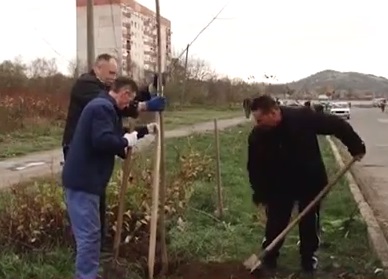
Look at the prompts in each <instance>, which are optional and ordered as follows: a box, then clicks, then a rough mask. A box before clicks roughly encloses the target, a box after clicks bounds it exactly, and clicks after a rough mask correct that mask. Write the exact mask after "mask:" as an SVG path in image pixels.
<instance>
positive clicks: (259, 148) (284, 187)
mask: <svg viewBox="0 0 388 279" xmlns="http://www.w3.org/2000/svg"><path fill="white" fill-rule="evenodd" d="M281 112H282V122H281V124H280V125H279V126H278V127H276V128H274V129H272V130H263V129H260V128H253V129H252V131H251V133H250V135H249V139H248V164H247V169H248V173H249V181H250V184H251V187H252V189H253V191H254V199H255V197H256V201H262V202H266V201H268V200H272V199H279V198H293V199H299V198H301V197H303V196H304V197H309V198H311V197H314V196H315V195H316V194H317V193H318V192H319V191H320V190H321V189H322V188H323V187H324V186H325V185H326V184H327V182H328V179H327V174H326V169H325V165H324V163H323V160H322V157H321V153H320V149H319V145H318V139H317V135H334V136H335V137H337V138H338V139H340V140H341V141H342V142H343V143H344V144H345V146H347V148H348V150H349V152H350V153H351V154H352V155H357V154H360V153H365V145H364V143H363V141H362V140H361V139H360V137H359V136H358V135H357V133H356V132H355V131H354V130H353V128H352V127H351V126H350V124H349V123H348V122H346V121H345V120H343V119H341V118H339V117H337V116H335V115H330V114H323V113H316V112H314V111H312V110H311V109H309V108H291V107H281Z"/></svg>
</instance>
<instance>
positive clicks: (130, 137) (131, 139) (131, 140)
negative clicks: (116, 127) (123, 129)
mask: <svg viewBox="0 0 388 279" xmlns="http://www.w3.org/2000/svg"><path fill="white" fill-rule="evenodd" d="M124 138H125V139H126V140H127V141H128V145H127V147H133V146H134V145H135V144H136V143H137V132H136V131H134V132H132V133H125V134H124Z"/></svg>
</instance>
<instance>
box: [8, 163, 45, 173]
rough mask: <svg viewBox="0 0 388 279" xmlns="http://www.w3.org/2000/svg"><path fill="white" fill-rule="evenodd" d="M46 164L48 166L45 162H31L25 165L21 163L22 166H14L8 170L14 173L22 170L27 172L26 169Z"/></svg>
mask: <svg viewBox="0 0 388 279" xmlns="http://www.w3.org/2000/svg"><path fill="white" fill-rule="evenodd" d="M45 164H47V162H45V161H29V162H25V163H21V164H14V165H12V166H10V167H8V169H10V170H12V171H21V170H25V169H28V168H32V167H37V166H42V165H45Z"/></svg>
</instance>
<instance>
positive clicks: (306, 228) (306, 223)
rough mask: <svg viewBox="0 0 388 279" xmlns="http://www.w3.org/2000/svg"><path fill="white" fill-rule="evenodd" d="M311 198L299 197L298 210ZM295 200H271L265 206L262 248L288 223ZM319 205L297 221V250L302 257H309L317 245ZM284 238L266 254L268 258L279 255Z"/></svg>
mask: <svg viewBox="0 0 388 279" xmlns="http://www.w3.org/2000/svg"><path fill="white" fill-rule="evenodd" d="M311 200H312V199H301V200H300V201H298V202H297V204H298V210H299V212H301V211H302V210H303V209H304V208H305V207H306V206H307V205H308V204H309V203H310V201H311ZM294 204H295V201H292V200H278V201H271V202H269V203H268V204H267V206H266V214H267V223H266V227H265V238H264V241H263V244H262V247H263V249H264V248H265V247H267V246H268V245H269V244H271V242H272V241H273V240H274V239H275V238H276V237H277V236H278V235H279V234H280V233H281V232H282V231H283V230H284V229H285V228H286V226H287V225H288V223H289V221H290V218H291V213H292V209H293V207H294ZM319 228H320V226H319V205H318V206H316V207H315V208H314V209H313V210H311V211H310V213H308V214H307V215H305V217H304V218H303V219H302V220H301V222H300V223H299V239H300V246H299V252H300V255H301V257H302V258H304V257H307V258H308V257H311V256H313V255H314V254H315V252H316V251H317V249H318V247H319V242H320V240H319V231H320V229H319ZM283 242H284V239H283V240H282V241H281V242H279V244H278V245H277V246H275V248H274V249H273V250H272V251H271V252H270V253H268V254H267V258H268V259H273V260H275V259H276V258H277V257H278V256H279V250H280V248H281V247H282V245H283Z"/></svg>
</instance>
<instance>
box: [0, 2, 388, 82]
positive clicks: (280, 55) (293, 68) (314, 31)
mask: <svg viewBox="0 0 388 279" xmlns="http://www.w3.org/2000/svg"><path fill="white" fill-rule="evenodd" d="M139 2H140V3H141V4H143V5H145V6H147V7H149V8H151V9H152V10H154V6H155V1H154V0H139ZM160 2H161V3H160V5H161V13H162V15H163V16H165V17H167V18H169V19H170V20H171V22H172V31H173V35H172V44H173V47H174V48H175V49H176V51H177V52H180V51H181V50H182V49H183V48H184V47H185V45H186V44H187V43H189V42H191V41H192V39H193V38H194V37H195V36H196V34H197V33H198V32H199V31H200V30H201V29H202V28H203V27H204V26H205V25H206V24H207V23H208V22H209V21H210V20H211V18H212V17H214V16H215V15H216V14H217V12H218V11H219V10H220V9H221V8H222V7H223V6H224V5H225V4H227V3H228V2H229V4H228V5H227V7H226V8H225V10H224V11H223V13H222V14H221V15H220V19H219V20H216V21H215V22H214V23H213V24H212V25H211V26H210V27H209V28H208V29H207V30H206V31H205V32H204V33H203V35H201V37H199V38H198V40H197V41H196V42H195V43H194V44H193V46H192V48H191V49H190V54H191V55H194V56H196V57H199V58H202V59H204V60H206V61H208V62H209V63H210V65H211V67H212V68H214V69H215V70H216V71H217V72H219V73H222V74H227V75H229V76H231V77H241V78H244V79H246V78H247V77H248V76H250V75H253V76H255V77H256V79H257V80H262V79H263V75H264V74H271V75H276V76H277V78H278V82H287V81H292V80H297V79H300V78H303V77H305V76H308V75H310V74H313V73H315V72H318V71H321V70H325V69H334V70H339V71H358V72H363V73H371V74H375V75H381V76H385V77H388V55H387V52H388V39H387V28H388V17H387V16H386V11H387V7H385V6H386V5H384V0H368V1H366V0H353V1H350V0H348V1H345V0H341V1H334V0H324V1H323V0H314V1H311V0H293V1H289V0H271V1H255V0H231V1H227V0H179V1H178V0H160ZM5 3H6V4H2V10H3V13H2V16H1V17H0V26H1V27H0V30H1V35H2V40H1V52H0V60H4V59H12V58H13V57H15V56H17V55H21V56H22V57H23V59H25V60H31V59H33V58H36V57H48V58H51V57H55V58H56V59H57V60H58V63H59V64H60V69H61V70H62V71H67V64H68V62H69V61H71V60H72V59H74V58H75V56H76V41H75V38H76V36H75V30H76V22H75V10H76V7H75V0H34V1H30V0H18V1H6V2H5Z"/></svg>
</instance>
